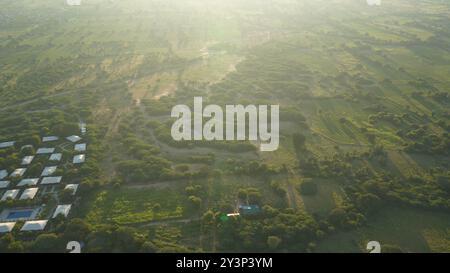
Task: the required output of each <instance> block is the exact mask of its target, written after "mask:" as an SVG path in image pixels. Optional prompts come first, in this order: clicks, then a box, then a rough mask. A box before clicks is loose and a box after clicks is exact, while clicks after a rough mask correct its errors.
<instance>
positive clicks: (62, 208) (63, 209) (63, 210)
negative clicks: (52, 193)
mask: <svg viewBox="0 0 450 273" xmlns="http://www.w3.org/2000/svg"><path fill="white" fill-rule="evenodd" d="M71 207H72V205H59V206H57V207H56V210H55V213H53V218H56V216H58V215H59V214H62V215H64V217H67V215H69V212H70V208H71Z"/></svg>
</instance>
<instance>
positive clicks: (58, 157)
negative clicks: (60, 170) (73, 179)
mask: <svg viewBox="0 0 450 273" xmlns="http://www.w3.org/2000/svg"><path fill="white" fill-rule="evenodd" d="M61 158H62V154H61V153H55V154H52V155H51V156H50V159H49V160H50V161H61Z"/></svg>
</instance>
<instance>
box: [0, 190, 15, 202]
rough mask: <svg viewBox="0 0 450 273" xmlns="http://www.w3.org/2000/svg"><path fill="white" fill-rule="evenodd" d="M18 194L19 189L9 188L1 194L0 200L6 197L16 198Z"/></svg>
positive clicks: (4, 199)
mask: <svg viewBox="0 0 450 273" xmlns="http://www.w3.org/2000/svg"><path fill="white" fill-rule="evenodd" d="M18 194H19V190H9V191H6V192H5V194H3V197H2V201H6V200H7V199H16V197H17V195H18Z"/></svg>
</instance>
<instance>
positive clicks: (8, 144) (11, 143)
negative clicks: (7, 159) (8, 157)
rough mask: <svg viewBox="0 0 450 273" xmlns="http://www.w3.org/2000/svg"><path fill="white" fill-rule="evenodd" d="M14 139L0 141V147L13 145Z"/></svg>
mask: <svg viewBox="0 0 450 273" xmlns="http://www.w3.org/2000/svg"><path fill="white" fill-rule="evenodd" d="M14 143H16V142H15V141H7V142H0V149H3V148H9V147H12V146H14Z"/></svg>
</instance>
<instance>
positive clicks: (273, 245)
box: [267, 236, 281, 250]
mask: <svg viewBox="0 0 450 273" xmlns="http://www.w3.org/2000/svg"><path fill="white" fill-rule="evenodd" d="M280 243H281V239H280V238H279V237H277V236H269V237H267V245H268V246H269V248H270V249H271V250H275V249H277V248H278V246H279V245H280Z"/></svg>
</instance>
